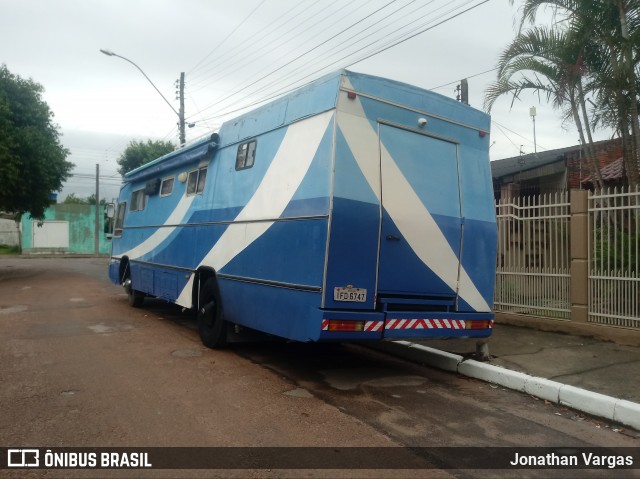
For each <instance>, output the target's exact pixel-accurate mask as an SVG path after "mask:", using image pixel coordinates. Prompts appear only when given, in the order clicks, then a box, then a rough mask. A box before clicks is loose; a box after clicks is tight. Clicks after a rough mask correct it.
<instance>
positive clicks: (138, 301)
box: [127, 288, 144, 308]
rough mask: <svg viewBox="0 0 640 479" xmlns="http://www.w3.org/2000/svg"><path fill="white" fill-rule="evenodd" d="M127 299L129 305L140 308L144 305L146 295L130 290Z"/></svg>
mask: <svg viewBox="0 0 640 479" xmlns="http://www.w3.org/2000/svg"><path fill="white" fill-rule="evenodd" d="M127 298H128V299H129V305H130V306H133V307H134V308H140V307H141V306H142V303H144V293H141V292H140V291H136V290H135V289H133V288H129V289H128V291H127Z"/></svg>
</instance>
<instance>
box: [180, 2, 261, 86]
mask: <svg viewBox="0 0 640 479" xmlns="http://www.w3.org/2000/svg"><path fill="white" fill-rule="evenodd" d="M264 2H266V0H262V1H261V2H260V3H259V4H258V5H257V6H256V7H254V9H253V10H251V11H250V12H249V14H248V15H247V16H246V17H244V18H243V19H242V21H241V22H240V23H238V24H237V25H236V27H235V28H234V29H233V30H231V32H230V33H229V34H228V35H227V36H226V37H224V38H223V39H222V41H220V43H218V44H217V45H216V46H215V47H213V49H212V50H211V51H210V52H209V53H207V54H206V55H205V56H204V58H203V59H202V60H200V61H199V62H198V63H197V64H196V65H195V66H194V67H193V68H191V70H189V71H188V72H187V74H191V73H193V72H195V71H196V70H197V69H198V67H199V66H200V65H201V64H202V63H203V62H204V61H205V60H206V59H207V58H209V57H210V56H211V55H213V53H214V52H215V51H216V50H218V48H220V47H221V46H222V45H223V44H224V42H226V41H227V40H228V39H229V38H231V37H232V36H233V34H234V33H236V32H237V31H238V29H239V28H240V27H241V26H242V25H244V23H245V22H246V21H247V20H249V18H251V16H252V15H253V14H254V13H255V12H256V10H258V9H259V8H260V7H261V6H262V4H263V3H264Z"/></svg>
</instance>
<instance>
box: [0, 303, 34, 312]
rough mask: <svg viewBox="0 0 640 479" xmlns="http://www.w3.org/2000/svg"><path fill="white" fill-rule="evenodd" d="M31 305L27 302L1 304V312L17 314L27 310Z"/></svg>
mask: <svg viewBox="0 0 640 479" xmlns="http://www.w3.org/2000/svg"><path fill="white" fill-rule="evenodd" d="M28 308H29V307H28V306H27V305H26V304H18V305H16V306H0V314H16V313H22V312H24V311H26V310H27V309H28Z"/></svg>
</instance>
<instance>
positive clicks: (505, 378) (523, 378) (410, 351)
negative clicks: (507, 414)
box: [368, 341, 640, 430]
mask: <svg viewBox="0 0 640 479" xmlns="http://www.w3.org/2000/svg"><path fill="white" fill-rule="evenodd" d="M368 346H373V348H374V349H377V350H380V351H384V352H387V353H389V354H393V355H395V356H399V357H402V358H404V359H408V360H410V361H414V362H417V363H420V364H427V365H429V366H432V367H435V368H438V369H443V370H445V371H449V372H455V373H458V374H462V375H464V376H468V377H471V378H475V379H480V380H482V381H486V382H490V383H493V384H497V385H499V386H503V387H505V388H509V389H513V390H516V391H520V392H524V393H526V394H530V395H531V396H535V397H538V398H540V399H545V400H547V401H550V402H553V403H555V404H560V405H563V406H567V407H570V408H572V409H576V410H578V411H582V412H585V413H587V414H591V415H593V416H598V417H602V418H605V419H608V420H611V421H615V422H618V423H620V424H624V425H626V426H630V427H633V428H634V429H637V430H640V404H637V403H634V402H631V401H627V400H625V399H617V398H614V397H611V396H605V395H604V394H599V393H594V392H591V391H587V390H586V389H581V388H577V387H575V386H570V385H568V384H562V383H559V382H556V381H552V380H550V379H545V378H539V377H536V376H531V375H529V374H524V373H521V372H518V371H512V370H510V369H506V368H503V367H500V366H495V365H492V364H487V363H482V362H479V361H475V360H473V359H467V360H465V359H464V358H463V357H462V356H459V355H457V354H451V353H448V352H446V351H440V350H438V349H434V348H429V347H427V346H423V345H421V344H416V343H412V342H409V341H392V342H383V343H378V344H375V345H372V344H368Z"/></svg>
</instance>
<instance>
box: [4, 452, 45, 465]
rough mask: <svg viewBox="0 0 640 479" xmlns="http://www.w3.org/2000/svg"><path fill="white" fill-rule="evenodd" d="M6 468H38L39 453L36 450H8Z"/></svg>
mask: <svg viewBox="0 0 640 479" xmlns="http://www.w3.org/2000/svg"><path fill="white" fill-rule="evenodd" d="M7 466H8V467H39V466H40V451H39V450H38V449H8V450H7Z"/></svg>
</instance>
